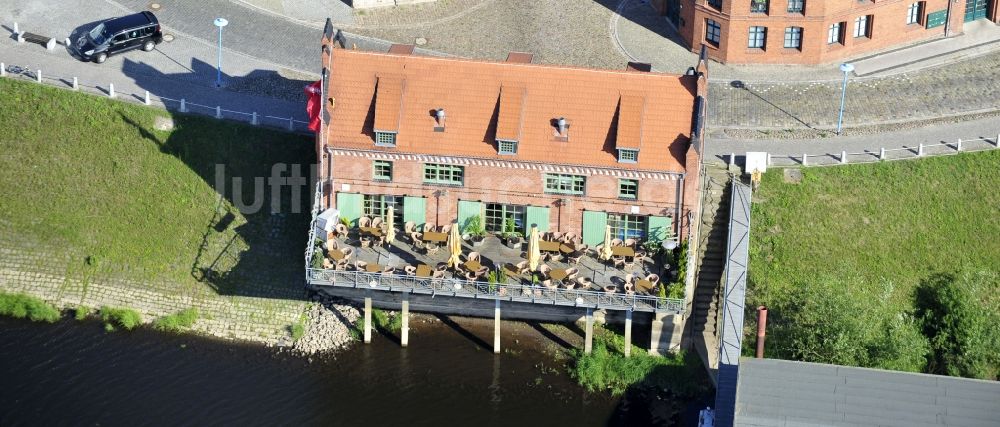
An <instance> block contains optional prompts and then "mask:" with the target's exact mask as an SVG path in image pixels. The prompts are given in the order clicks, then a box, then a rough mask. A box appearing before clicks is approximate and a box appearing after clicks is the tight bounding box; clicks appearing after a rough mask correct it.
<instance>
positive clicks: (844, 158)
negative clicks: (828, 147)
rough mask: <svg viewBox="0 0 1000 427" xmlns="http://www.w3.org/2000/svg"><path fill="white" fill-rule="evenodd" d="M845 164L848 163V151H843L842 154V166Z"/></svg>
mask: <svg viewBox="0 0 1000 427" xmlns="http://www.w3.org/2000/svg"><path fill="white" fill-rule="evenodd" d="M845 163H847V152H846V151H841V152H840V164H845Z"/></svg>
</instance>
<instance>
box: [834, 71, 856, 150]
mask: <svg viewBox="0 0 1000 427" xmlns="http://www.w3.org/2000/svg"><path fill="white" fill-rule="evenodd" d="M840 71H841V72H843V73H844V85H843V87H841V89H840V116H838V117H837V135H840V128H841V126H842V125H843V124H844V101H845V100H846V99H847V77H848V75H849V74H850V73H851V71H854V65H852V64H848V63H846V62H845V63H843V64H840Z"/></svg>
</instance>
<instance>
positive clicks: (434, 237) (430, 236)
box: [423, 231, 448, 242]
mask: <svg viewBox="0 0 1000 427" xmlns="http://www.w3.org/2000/svg"><path fill="white" fill-rule="evenodd" d="M423 240H424V241H425V242H447V241H448V233H438V232H434V231H428V232H426V233H424V237H423Z"/></svg>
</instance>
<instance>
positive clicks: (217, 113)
mask: <svg viewBox="0 0 1000 427" xmlns="http://www.w3.org/2000/svg"><path fill="white" fill-rule="evenodd" d="M215 118H217V119H221V118H222V106H219V105H216V106H215Z"/></svg>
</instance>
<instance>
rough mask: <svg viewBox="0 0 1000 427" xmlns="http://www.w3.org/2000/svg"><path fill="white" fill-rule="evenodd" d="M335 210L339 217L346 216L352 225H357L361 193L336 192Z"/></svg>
mask: <svg viewBox="0 0 1000 427" xmlns="http://www.w3.org/2000/svg"><path fill="white" fill-rule="evenodd" d="M337 210H338V211H340V217H341V218H347V220H348V221H350V222H351V224H352V225H357V223H358V218H361V194H358V193H337Z"/></svg>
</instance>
